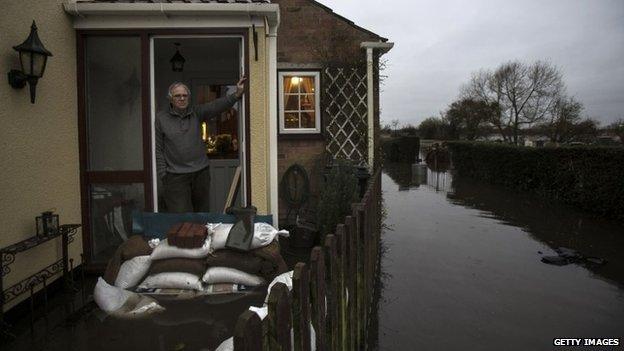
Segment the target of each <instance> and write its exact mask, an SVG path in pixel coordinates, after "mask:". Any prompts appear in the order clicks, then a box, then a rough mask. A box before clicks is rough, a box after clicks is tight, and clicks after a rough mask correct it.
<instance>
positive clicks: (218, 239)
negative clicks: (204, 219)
mask: <svg viewBox="0 0 624 351" xmlns="http://www.w3.org/2000/svg"><path fill="white" fill-rule="evenodd" d="M233 226H234V224H223V223H208V224H207V225H206V228H208V234H209V236H211V237H212V245H211V249H212V250H221V249H224V248H225V243H226V241H227V238H228V235H229V233H230V229H232V227H233ZM277 235H281V236H285V237H288V236H289V235H290V234H289V233H288V231H287V230H277V229H275V228H274V227H273V226H272V225H270V224H268V223H256V224H255V225H254V237H253V239H252V241H251V248H252V249H257V248H260V247H264V246H267V245H269V244H270V243H271V242H273V240H274V239H275V237H276V236H277Z"/></svg>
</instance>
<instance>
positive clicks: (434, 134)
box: [418, 117, 447, 139]
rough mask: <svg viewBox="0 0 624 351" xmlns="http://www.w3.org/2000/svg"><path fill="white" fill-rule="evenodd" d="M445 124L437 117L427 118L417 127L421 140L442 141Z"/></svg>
mask: <svg viewBox="0 0 624 351" xmlns="http://www.w3.org/2000/svg"><path fill="white" fill-rule="evenodd" d="M446 129H447V124H446V123H445V122H444V121H443V120H442V119H441V118H437V117H429V118H427V119H425V120H424V121H422V122H420V124H419V125H418V132H419V133H420V137H421V138H422V139H444V138H445V137H446Z"/></svg>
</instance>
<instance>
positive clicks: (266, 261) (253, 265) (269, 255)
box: [206, 240, 288, 281]
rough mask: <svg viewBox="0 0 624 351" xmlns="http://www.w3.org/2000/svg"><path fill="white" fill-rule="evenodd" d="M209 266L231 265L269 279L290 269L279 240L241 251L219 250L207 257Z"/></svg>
mask: <svg viewBox="0 0 624 351" xmlns="http://www.w3.org/2000/svg"><path fill="white" fill-rule="evenodd" d="M206 263H207V265H208V267H229V268H234V269H238V270H239V271H243V272H245V273H249V274H253V275H259V276H261V277H262V278H265V279H266V280H268V281H271V280H273V278H275V277H276V276H277V275H279V274H282V273H284V272H286V271H288V267H287V266H286V262H284V259H283V258H282V255H281V254H280V247H279V243H278V242H277V240H274V241H273V242H272V243H271V244H269V245H267V246H264V247H261V248H258V249H254V250H251V251H249V252H240V251H235V250H230V249H224V250H217V251H215V252H214V253H213V254H211V255H208V257H207V258H206Z"/></svg>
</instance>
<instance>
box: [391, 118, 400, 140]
mask: <svg viewBox="0 0 624 351" xmlns="http://www.w3.org/2000/svg"><path fill="white" fill-rule="evenodd" d="M390 125H392V129H393V130H394V136H396V135H397V129H399V120H398V119H393V120H392V121H390Z"/></svg>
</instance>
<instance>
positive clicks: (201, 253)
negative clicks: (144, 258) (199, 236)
mask: <svg viewBox="0 0 624 351" xmlns="http://www.w3.org/2000/svg"><path fill="white" fill-rule="evenodd" d="M210 240H211V239H210V236H208V238H206V241H205V242H204V245H202V247H198V248H196V249H184V248H180V247H177V246H173V245H169V243H168V242H167V239H165V240H162V241H160V243H159V244H158V246H156V248H155V249H154V251H152V260H163V259H165V258H204V257H206V256H208V254H209V253H210Z"/></svg>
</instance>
